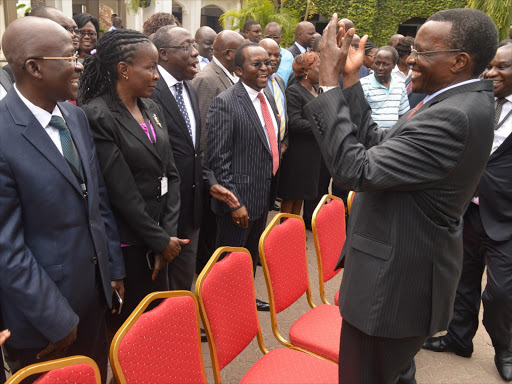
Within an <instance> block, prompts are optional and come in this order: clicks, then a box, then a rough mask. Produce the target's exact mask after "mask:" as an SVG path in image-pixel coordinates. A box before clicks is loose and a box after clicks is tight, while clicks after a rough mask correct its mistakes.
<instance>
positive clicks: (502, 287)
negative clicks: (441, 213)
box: [447, 203, 512, 351]
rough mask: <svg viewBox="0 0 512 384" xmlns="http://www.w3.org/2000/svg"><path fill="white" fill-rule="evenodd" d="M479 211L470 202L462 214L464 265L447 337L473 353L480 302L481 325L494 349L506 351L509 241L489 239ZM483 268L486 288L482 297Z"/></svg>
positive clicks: (511, 283)
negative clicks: (481, 308) (482, 315)
mask: <svg viewBox="0 0 512 384" xmlns="http://www.w3.org/2000/svg"><path fill="white" fill-rule="evenodd" d="M479 209H480V208H479V206H478V205H475V204H473V203H470V204H469V207H468V209H467V211H466V213H465V215H464V229H463V241H464V262H463V266H462V275H461V277H460V281H459V285H458V286H457V294H456V296H455V304H454V311H453V318H452V321H451V322H450V325H449V327H448V334H447V337H448V341H449V342H450V343H455V344H456V345H458V346H459V347H460V348H462V349H464V350H467V351H473V342H472V340H473V337H474V336H475V333H476V330H477V328H478V314H479V311H480V300H481V301H482V303H483V305H484V317H483V324H484V326H485V329H486V330H487V333H488V334H489V336H490V337H491V340H492V344H493V346H494V348H495V349H497V350H500V349H506V348H510V346H511V338H512V240H506V241H501V242H500V241H494V240H492V239H491V238H489V236H487V234H486V232H485V229H484V227H483V225H482V220H481V218H480V211H479ZM511 230H512V229H511ZM486 265H487V285H486V286H485V289H484V292H483V294H481V287H482V275H483V272H484V268H485V266H486Z"/></svg>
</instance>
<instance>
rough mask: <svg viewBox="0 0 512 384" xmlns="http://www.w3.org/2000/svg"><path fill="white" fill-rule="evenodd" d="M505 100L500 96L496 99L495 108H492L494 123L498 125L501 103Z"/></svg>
mask: <svg viewBox="0 0 512 384" xmlns="http://www.w3.org/2000/svg"><path fill="white" fill-rule="evenodd" d="M506 102H507V99H505V98H504V97H500V98H499V99H498V100H497V101H496V109H495V110H494V125H498V123H499V122H500V116H501V110H502V109H503V104H505V103H506Z"/></svg>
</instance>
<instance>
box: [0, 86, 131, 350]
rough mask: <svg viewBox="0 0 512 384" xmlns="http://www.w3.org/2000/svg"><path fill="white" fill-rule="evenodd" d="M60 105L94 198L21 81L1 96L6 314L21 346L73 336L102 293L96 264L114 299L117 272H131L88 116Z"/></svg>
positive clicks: (1, 283)
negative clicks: (20, 89)
mask: <svg viewBox="0 0 512 384" xmlns="http://www.w3.org/2000/svg"><path fill="white" fill-rule="evenodd" d="M58 106H59V108H60V110H61V112H62V115H63V117H64V119H65V120H66V122H67V124H68V126H69V130H70V132H71V136H72V137H73V141H74V143H75V145H76V148H77V150H78V153H79V156H80V160H81V162H82V166H83V169H84V173H85V177H86V183H87V190H88V196H87V198H84V194H83V192H82V190H81V188H80V186H79V184H78V182H77V179H76V177H75V176H74V174H73V173H72V172H71V169H70V168H69V166H68V164H67V163H66V160H65V159H64V157H63V156H62V154H61V153H60V152H59V150H58V149H57V147H56V146H55V144H54V143H53V141H52V140H51V139H50V137H49V136H48V134H47V133H46V132H45V130H44V129H43V127H41V125H40V124H39V122H38V121H37V120H36V118H35V117H34V115H33V114H32V113H31V112H30V110H29V109H28V108H27V107H26V106H25V104H24V103H23V102H22V101H21V99H20V98H19V96H18V94H17V93H16V91H15V89H14V88H12V89H11V90H10V91H9V93H8V94H7V96H6V97H5V98H4V99H3V100H1V101H0V137H1V138H2V139H1V140H0V220H1V222H2V224H1V225H0V308H2V313H1V321H0V322H2V323H3V326H4V327H6V328H9V329H10V330H11V332H12V336H11V337H10V338H9V339H8V340H7V343H8V344H9V345H10V346H12V347H14V348H43V347H46V346H47V345H48V342H49V341H51V342H56V341H58V340H61V339H62V338H64V337H65V336H67V335H68V334H69V333H70V332H71V330H72V329H73V328H74V327H75V326H76V325H77V324H78V321H79V314H80V313H83V312H86V311H88V310H89V308H88V303H90V302H91V301H93V302H94V301H95V300H97V295H98V291H97V290H96V289H95V287H96V270H97V269H99V272H100V276H101V283H102V287H103V292H104V295H105V300H106V302H107V303H108V304H111V300H112V289H111V287H110V282H111V280H117V279H122V278H124V276H125V271H124V264H123V259H122V255H121V249H120V247H119V235H118V233H117V228H116V224H115V221H114V217H113V215H112V211H111V210H110V206H109V202H108V195H107V192H106V189H105V186H104V183H103V178H102V175H101V173H100V169H99V164H98V159H97V156H96V150H95V148H94V142H93V139H92V135H91V133H90V130H89V123H88V122H87V118H86V117H85V114H84V113H83V111H82V110H81V109H79V108H77V107H75V106H73V105H71V104H69V103H59V104H58ZM95 262H96V263H97V264H95ZM91 297H92V298H91ZM80 326H87V324H83V325H82V324H81V325H80ZM80 326H79V327H78V329H80ZM93 326H94V325H93ZM79 334H80V331H79Z"/></svg>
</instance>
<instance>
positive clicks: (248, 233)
mask: <svg viewBox="0 0 512 384" xmlns="http://www.w3.org/2000/svg"><path fill="white" fill-rule="evenodd" d="M269 103H270V106H271V108H272V110H273V112H274V114H275V117H276V121H277V123H278V124H279V119H278V118H277V108H276V105H275V102H274V99H273V98H269ZM206 125H207V130H208V136H207V137H208V149H209V153H210V164H209V165H210V168H211V169H212V171H213V172H214V174H215V177H216V178H217V181H218V182H219V184H221V185H222V186H224V187H225V188H227V189H228V190H230V191H231V192H233V193H234V194H235V196H236V197H237V198H238V201H239V202H240V205H242V206H245V207H246V208H247V212H248V214H249V221H250V224H249V225H250V228H248V229H243V228H240V227H236V226H235V225H234V224H233V222H232V220H231V209H230V208H229V207H228V206H227V205H226V204H224V203H222V202H221V201H219V200H216V199H213V200H212V209H213V212H214V213H215V214H216V215H217V223H218V226H217V246H221V245H231V246H242V247H246V248H248V249H249V251H250V252H251V255H252V257H253V260H254V262H255V264H254V268H256V262H257V260H258V259H259V257H258V241H259V237H260V235H261V233H262V232H263V229H264V228H265V225H266V219H267V214H268V211H269V209H270V207H272V206H273V205H274V200H275V197H276V184H277V183H276V180H277V177H278V175H279V172H278V173H276V176H275V177H274V176H273V175H272V155H271V152H270V147H269V144H268V142H267V138H266V136H265V131H264V129H265V128H264V127H263V126H262V124H261V123H260V119H259V117H258V114H257V113H256V110H255V108H254V105H253V103H252V101H251V100H250V98H249V95H248V94H247V91H246V90H245V88H244V86H243V84H242V82H241V81H240V82H238V83H237V84H236V85H235V86H233V87H231V88H229V89H228V90H226V91H224V92H222V93H221V94H220V95H219V96H217V97H216V98H215V99H213V102H212V104H211V107H210V111H209V112H208V117H207V120H206ZM277 147H278V149H279V151H280V147H281V146H280V145H279V143H278V145H277ZM251 226H252V228H251Z"/></svg>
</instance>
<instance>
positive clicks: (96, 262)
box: [91, 256, 98, 264]
mask: <svg viewBox="0 0 512 384" xmlns="http://www.w3.org/2000/svg"><path fill="white" fill-rule="evenodd" d="M91 263H93V264H98V258H97V257H96V256H94V257H93V258H92V259H91Z"/></svg>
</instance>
